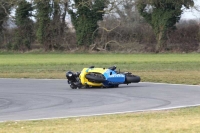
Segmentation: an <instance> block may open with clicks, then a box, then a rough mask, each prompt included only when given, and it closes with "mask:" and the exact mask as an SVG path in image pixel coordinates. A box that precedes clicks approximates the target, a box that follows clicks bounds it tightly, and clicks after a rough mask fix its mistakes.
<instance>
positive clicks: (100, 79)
mask: <svg viewBox="0 0 200 133" xmlns="http://www.w3.org/2000/svg"><path fill="white" fill-rule="evenodd" d="M85 77H86V78H87V79H88V80H89V81H92V82H97V83H103V82H105V81H106V80H105V78H104V76H103V75H102V74H96V73H89V74H87V75H86V76H85Z"/></svg>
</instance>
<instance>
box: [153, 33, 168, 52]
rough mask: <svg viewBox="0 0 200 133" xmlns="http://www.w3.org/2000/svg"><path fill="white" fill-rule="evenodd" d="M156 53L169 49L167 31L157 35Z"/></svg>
mask: <svg viewBox="0 0 200 133" xmlns="http://www.w3.org/2000/svg"><path fill="white" fill-rule="evenodd" d="M156 36H157V44H156V49H155V50H156V53H159V52H162V51H165V49H166V47H167V36H166V32H165V31H160V32H159V33H158V34H157V35H156Z"/></svg>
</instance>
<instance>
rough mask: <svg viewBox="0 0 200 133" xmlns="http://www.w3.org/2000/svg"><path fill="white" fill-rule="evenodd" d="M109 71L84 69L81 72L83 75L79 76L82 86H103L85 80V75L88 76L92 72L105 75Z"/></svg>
mask: <svg viewBox="0 0 200 133" xmlns="http://www.w3.org/2000/svg"><path fill="white" fill-rule="evenodd" d="M106 70H107V69H104V68H84V69H83V70H82V71H81V74H80V76H79V78H80V79H81V83H82V85H89V86H97V87H98V86H102V83H93V82H90V81H88V80H87V79H86V78H85V75H86V74H88V73H91V72H96V73H102V74H103V73H104V72H106Z"/></svg>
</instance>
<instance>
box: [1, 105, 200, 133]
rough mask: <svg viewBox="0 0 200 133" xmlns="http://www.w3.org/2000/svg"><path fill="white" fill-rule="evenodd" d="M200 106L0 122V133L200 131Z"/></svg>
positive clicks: (153, 132)
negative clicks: (170, 109) (171, 109)
mask: <svg viewBox="0 0 200 133" xmlns="http://www.w3.org/2000/svg"><path fill="white" fill-rule="evenodd" d="M199 112H200V107H195V108H185V109H177V110H174V111H157V112H148V113H128V114H121V115H107V116H93V117H81V118H66V119H54V120H40V121H24V122H5V123H0V133H199V132H200V113H199Z"/></svg>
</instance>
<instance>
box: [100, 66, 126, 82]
mask: <svg viewBox="0 0 200 133" xmlns="http://www.w3.org/2000/svg"><path fill="white" fill-rule="evenodd" d="M103 75H104V77H105V78H106V80H107V83H106V84H109V83H112V84H120V83H124V82H125V75H124V74H117V73H116V72H115V71H113V70H110V69H108V70H107V71H106V72H105V73H104V74H103Z"/></svg>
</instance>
